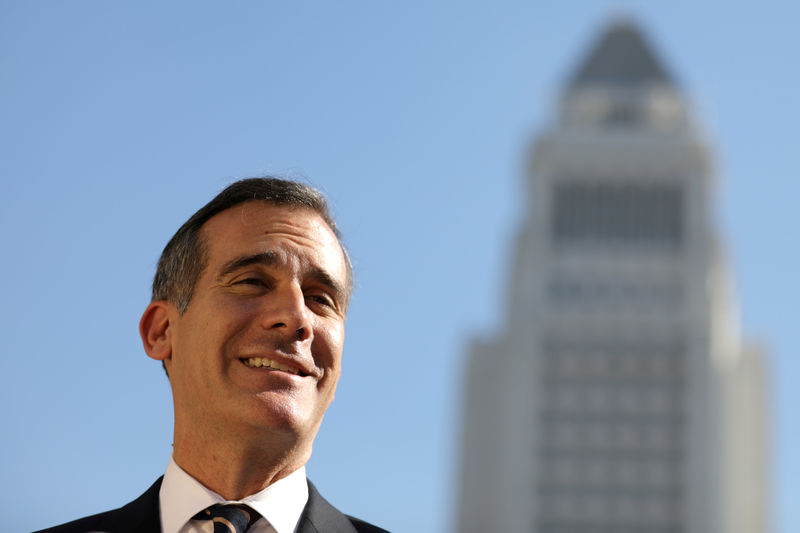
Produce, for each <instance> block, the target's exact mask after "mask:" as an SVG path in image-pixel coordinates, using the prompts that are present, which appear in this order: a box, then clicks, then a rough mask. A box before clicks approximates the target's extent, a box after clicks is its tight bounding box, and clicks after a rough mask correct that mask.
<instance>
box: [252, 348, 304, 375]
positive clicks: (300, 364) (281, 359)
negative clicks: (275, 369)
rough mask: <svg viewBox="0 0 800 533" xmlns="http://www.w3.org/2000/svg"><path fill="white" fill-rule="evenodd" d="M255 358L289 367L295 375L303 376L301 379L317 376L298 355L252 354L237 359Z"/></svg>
mask: <svg viewBox="0 0 800 533" xmlns="http://www.w3.org/2000/svg"><path fill="white" fill-rule="evenodd" d="M255 357H260V358H261V359H269V360H270V361H275V362H276V363H280V364H282V365H286V366H290V367H292V368H295V369H297V374H298V375H299V376H303V377H305V376H316V374H317V372H316V367H314V366H313V365H309V364H307V363H305V361H304V360H303V359H301V358H300V356H299V355H298V356H294V357H293V356H289V355H284V354H280V353H275V352H273V353H253V354H247V355H244V356H242V357H240V358H239V359H240V360H245V359H252V358H255Z"/></svg>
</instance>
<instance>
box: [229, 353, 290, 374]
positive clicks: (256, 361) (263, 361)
mask: <svg viewBox="0 0 800 533" xmlns="http://www.w3.org/2000/svg"><path fill="white" fill-rule="evenodd" d="M242 361H244V364H246V365H247V366H250V367H253V368H274V369H275V370H281V371H283V372H289V373H290V374H297V373H298V371H297V369H296V368H294V367H291V366H289V365H284V364H281V363H278V362H277V361H273V360H272V359H267V358H266V357H250V358H248V359H243V360H242Z"/></svg>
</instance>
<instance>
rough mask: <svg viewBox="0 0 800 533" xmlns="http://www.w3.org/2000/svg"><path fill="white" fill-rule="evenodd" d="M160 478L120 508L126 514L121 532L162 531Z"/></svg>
mask: <svg viewBox="0 0 800 533" xmlns="http://www.w3.org/2000/svg"><path fill="white" fill-rule="evenodd" d="M162 479H163V476H162V477H160V478H158V479H157V480H156V482H155V483H153V485H152V486H151V487H150V488H149V489H147V491H146V492H145V493H144V494H142V495H141V496H139V497H138V498H136V499H135V500H133V501H132V502H131V503H129V504H128V505H126V506H125V507H123V508H121V509H120V513H121V516H124V520H125V522H124V524H121V525H120V526H121V527H120V529H119V531H120V533H161V515H160V512H159V503H158V502H159V498H158V493H159V490H160V489H161V480H162Z"/></svg>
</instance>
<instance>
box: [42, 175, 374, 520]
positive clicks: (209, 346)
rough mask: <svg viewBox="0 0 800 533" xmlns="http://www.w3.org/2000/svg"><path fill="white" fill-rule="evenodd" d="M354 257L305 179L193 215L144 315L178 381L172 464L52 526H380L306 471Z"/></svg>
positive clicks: (274, 183)
mask: <svg viewBox="0 0 800 533" xmlns="http://www.w3.org/2000/svg"><path fill="white" fill-rule="evenodd" d="M351 270H352V269H351V266H350V262H349V260H348V258H347V255H346V252H345V250H344V248H343V247H342V245H341V244H340V242H339V238H338V231H337V229H336V225H335V223H334V221H333V219H332V218H331V216H330V214H329V212H328V208H327V204H326V202H325V199H324V197H323V196H322V195H321V194H320V193H319V192H318V191H316V190H315V189H313V188H311V187H308V186H306V185H303V184H299V183H295V182H290V181H284V180H279V179H275V178H254V179H246V180H242V181H238V182H236V183H233V184H232V185H230V186H229V187H227V188H226V189H225V190H223V191H222V192H221V193H220V194H219V195H217V196H216V197H215V198H214V199H213V200H211V202H209V203H208V204H206V205H205V206H204V207H203V208H201V209H200V210H199V211H197V212H196V213H195V214H194V215H192V217H191V218H190V219H189V220H188V221H187V222H186V223H185V224H184V225H183V226H182V227H181V228H180V229H179V230H178V231H177V233H176V234H175V235H174V236H173V237H172V239H171V240H170V242H169V243H168V244H167V246H166V247H165V249H164V252H163V253H162V255H161V258H160V260H159V263H158V268H157V271H156V275H155V278H154V280H153V297H152V301H151V303H150V305H149V306H148V307H147V309H146V310H145V312H144V314H143V316H142V319H141V322H140V324H139V330H140V334H141V337H142V342H143V344H144V349H145V351H146V352H147V355H149V356H150V357H152V358H153V359H156V360H158V361H161V362H162V363H163V365H164V368H165V370H166V372H167V375H168V377H169V381H170V385H171V387H172V394H173V401H174V410H175V428H174V441H173V453H172V457H171V458H170V462H169V465H168V466H167V471H166V473H165V475H164V476H163V477H162V478H160V479H159V480H157V481H156V482H155V484H154V485H153V486H152V487H150V489H149V490H148V491H147V492H145V493H144V494H143V495H142V496H140V497H139V498H138V499H137V500H135V501H133V502H131V503H129V504H128V505H126V506H125V507H122V508H120V509H117V510H114V511H109V512H106V513H102V514H99V515H95V516H91V517H87V518H83V519H80V520H77V521H75V522H70V523H69V524H65V525H62V526H58V527H55V528H52V529H49V530H46V531H48V532H50V533H56V532H58V533H67V532H84V531H105V532H110V533H116V532H158V531H163V532H164V533H178V532H180V533H189V532H201V531H203V532H208V533H210V532H211V531H214V532H215V533H216V532H218V531H236V532H237V533H242V532H243V531H245V530H246V531H248V532H249V533H266V532H270V533H292V532H294V531H297V532H299V533H311V532H314V533H325V532H342V533H344V532H348V533H353V532H380V531H384V530H383V529H380V528H378V527H375V526H372V525H370V524H367V523H365V522H363V521H360V520H358V519H355V518H352V517H348V516H345V515H343V514H341V513H340V512H339V511H337V510H336V509H334V508H333V507H332V506H331V505H330V504H329V503H328V502H327V501H325V500H324V499H323V498H322V497H321V496H320V495H319V493H318V492H317V491H316V489H315V488H314V486H313V485H311V484H310V483H308V482H307V480H306V477H305V467H304V465H305V463H306V462H307V461H308V459H309V457H310V456H311V448H312V444H313V441H314V438H315V436H316V434H317V431H318V429H319V426H320V423H321V422H322V417H323V415H324V414H325V411H326V409H327V408H328V406H329V405H330V403H331V401H332V400H333V396H334V391H335V390H336V383H337V381H338V379H339V372H340V363H341V356H342V345H343V342H344V319H345V313H346V311H347V306H348V302H349V298H350V293H351V290H352V271H351ZM237 521H239V522H241V523H238V524H237ZM224 527H227V528H229V529H221V528H224Z"/></svg>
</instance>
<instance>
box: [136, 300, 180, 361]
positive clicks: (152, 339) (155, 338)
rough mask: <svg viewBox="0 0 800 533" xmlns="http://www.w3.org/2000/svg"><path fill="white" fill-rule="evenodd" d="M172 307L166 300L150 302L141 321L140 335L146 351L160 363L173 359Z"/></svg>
mask: <svg viewBox="0 0 800 533" xmlns="http://www.w3.org/2000/svg"><path fill="white" fill-rule="evenodd" d="M170 305H171V304H170V303H169V302H166V301H164V300H157V301H155V302H150V305H148V306H147V309H145V310H144V313H143V314H142V319H141V320H140V321H139V335H140V336H141V337H142V344H143V345H144V351H145V352H147V355H149V356H150V357H152V358H153V359H156V360H158V361H165V360H167V359H171V358H172V339H171V335H170V334H171V330H170V327H169V326H170V320H169V317H170V312H169V311H170V309H169V308H170Z"/></svg>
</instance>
